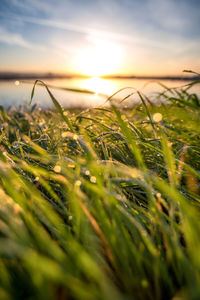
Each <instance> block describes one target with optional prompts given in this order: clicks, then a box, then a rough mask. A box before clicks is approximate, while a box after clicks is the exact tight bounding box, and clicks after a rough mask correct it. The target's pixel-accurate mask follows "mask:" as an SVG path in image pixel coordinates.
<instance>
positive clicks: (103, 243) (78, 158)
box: [0, 83, 200, 300]
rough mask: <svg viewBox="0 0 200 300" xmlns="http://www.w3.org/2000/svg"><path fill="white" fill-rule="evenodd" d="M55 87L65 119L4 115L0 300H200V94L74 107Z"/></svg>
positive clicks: (37, 113)
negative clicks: (63, 102) (126, 104)
mask: <svg viewBox="0 0 200 300" xmlns="http://www.w3.org/2000/svg"><path fill="white" fill-rule="evenodd" d="M42 84H43V83H42ZM44 86H45V87H46V89H47V91H48V93H49V96H50V98H51V100H52V101H53V103H54V105H55V110H54V111H53V110H51V111H50V110H47V111H41V110H39V109H38V108H37V106H36V105H34V104H33V105H32V106H31V107H23V108H21V109H16V110H10V111H9V110H8V111H5V110H4V109H3V107H1V134H0V143H1V145H0V299H87V300H88V299H91V300H94V299H138V300H140V299H141V300H143V299H145V300H146V299H152V300H154V299H199V298H200V255H199V253H200V222H199V220H200V198H199V179H200V156H199V155H200V139H199V137H200V136H199V134H200V126H199V117H200V99H199V98H198V96H197V95H196V94H191V93H190V92H189V89H188V88H189V86H187V87H184V88H182V89H171V90H169V89H166V90H164V92H163V93H162V94H161V95H160V97H165V98H166V100H167V102H168V104H161V105H157V106H154V105H152V104H151V103H150V102H148V101H147V100H146V98H145V97H144V96H143V95H142V94H141V93H138V98H139V99H140V100H141V105H139V106H137V107H134V108H132V109H126V110H124V109H123V108H122V107H118V106H117V105H116V103H115V101H113V100H112V99H109V100H110V102H111V105H110V107H109V108H98V109H95V108H94V109H88V110H86V111H64V110H63V109H62V107H61V106H60V104H59V102H58V101H57V100H56V99H55V97H54V96H53V94H52V92H51V91H50V90H49V88H48V87H47V86H46V85H45V84H44ZM34 88H35V86H34ZM33 95H34V89H33V92H32V97H33Z"/></svg>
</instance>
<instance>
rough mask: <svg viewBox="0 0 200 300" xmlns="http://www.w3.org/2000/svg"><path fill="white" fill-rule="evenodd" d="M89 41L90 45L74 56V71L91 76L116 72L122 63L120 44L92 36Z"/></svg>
mask: <svg viewBox="0 0 200 300" xmlns="http://www.w3.org/2000/svg"><path fill="white" fill-rule="evenodd" d="M90 42H91V47H88V48H85V49H84V50H80V51H79V52H78V53H77V55H76V57H75V69H76V71H77V72H78V73H81V74H84V75H88V76H92V77H98V76H101V75H107V74H113V73H116V72H118V71H119V67H120V66H121V63H122V53H121V48H120V46H119V45H116V44H114V43H113V42H112V43H111V42H109V41H107V40H103V39H99V38H98V39H97V38H94V37H90Z"/></svg>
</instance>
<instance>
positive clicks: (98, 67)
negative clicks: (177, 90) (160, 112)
mask: <svg viewBox="0 0 200 300" xmlns="http://www.w3.org/2000/svg"><path fill="white" fill-rule="evenodd" d="M184 69H192V70H194V71H197V72H198V71H200V0H0V71H15V72H16V71H17V72H64V73H69V74H85V75H90V76H100V75H107V74H122V75H123V74H133V75H134V74H135V75H180V74H181V73H182V71H183V70H184Z"/></svg>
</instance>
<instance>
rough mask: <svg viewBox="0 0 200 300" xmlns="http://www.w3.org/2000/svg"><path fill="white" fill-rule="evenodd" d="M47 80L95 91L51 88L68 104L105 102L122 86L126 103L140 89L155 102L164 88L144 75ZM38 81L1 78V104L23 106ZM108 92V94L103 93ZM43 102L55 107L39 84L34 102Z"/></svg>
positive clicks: (166, 82) (135, 97) (133, 100)
mask: <svg viewBox="0 0 200 300" xmlns="http://www.w3.org/2000/svg"><path fill="white" fill-rule="evenodd" d="M44 81H45V83H47V84H50V85H53V86H57V87H67V88H81V89H87V90H91V91H93V92H95V94H94V95H90V94H85V93H84V94H83V93H75V92H69V91H63V90H57V89H51V91H52V93H53V95H54V96H55V97H56V99H57V100H59V102H60V103H61V104H62V105H63V106H64V107H66V108H71V107H95V106H100V105H103V104H104V103H105V101H106V99H107V97H108V96H111V95H112V94H113V93H115V92H117V91H118V90H120V89H122V88H126V89H124V90H123V91H121V92H119V93H118V94H117V95H116V96H115V98H117V100H119V101H120V100H122V99H123V98H125V97H126V96H128V95H130V94H131V96H130V97H129V98H128V99H127V100H126V101H124V105H129V104H130V103H131V104H134V103H137V102H138V101H139V96H138V95H137V92H136V90H139V91H141V92H142V93H144V94H145V95H146V96H148V97H149V99H150V100H152V101H153V102H155V101H157V100H156V97H155V96H156V95H157V93H158V92H161V91H163V88H162V87H161V86H160V85H159V84H158V81H157V82H155V81H152V80H143V79H101V78H89V79H77V78H72V79H51V80H49V79H48V80H44ZM161 82H162V83H163V84H164V85H165V86H167V87H169V88H171V87H180V86H183V85H184V84H187V83H188V81H183V80H162V81H161ZM33 83H34V81H32V82H30V81H29V83H28V81H27V82H26V83H25V82H24V81H22V82H19V81H16V80H13V81H11V80H10V81H0V105H3V106H4V107H6V108H7V107H8V106H10V105H14V106H16V107H17V106H19V105H20V104H22V103H28V102H29V100H30V95H31V90H32V87H33ZM191 91H193V92H195V93H197V94H199V95H200V87H199V85H196V86H195V87H193V88H192V89H191ZM102 94H104V95H102ZM36 102H39V103H40V106H41V107H43V108H51V107H53V104H52V102H51V99H50V97H49V95H48V94H47V92H46V90H45V88H44V87H41V86H36V89H35V95H34V99H33V103H36Z"/></svg>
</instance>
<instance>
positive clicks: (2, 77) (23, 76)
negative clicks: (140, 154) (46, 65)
mask: <svg viewBox="0 0 200 300" xmlns="http://www.w3.org/2000/svg"><path fill="white" fill-rule="evenodd" d="M73 78H85V79H86V78H91V76H84V75H69V74H54V73H43V74H41V73H17V72H16V73H14V72H0V81H7V80H36V79H41V80H42V79H73ZM100 78H102V79H122V80H123V79H143V80H144V79H146V80H182V81H191V80H199V79H200V76H166V75H165V76H153V75H152V76H147V75H140V76H137V75H104V76H100Z"/></svg>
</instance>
